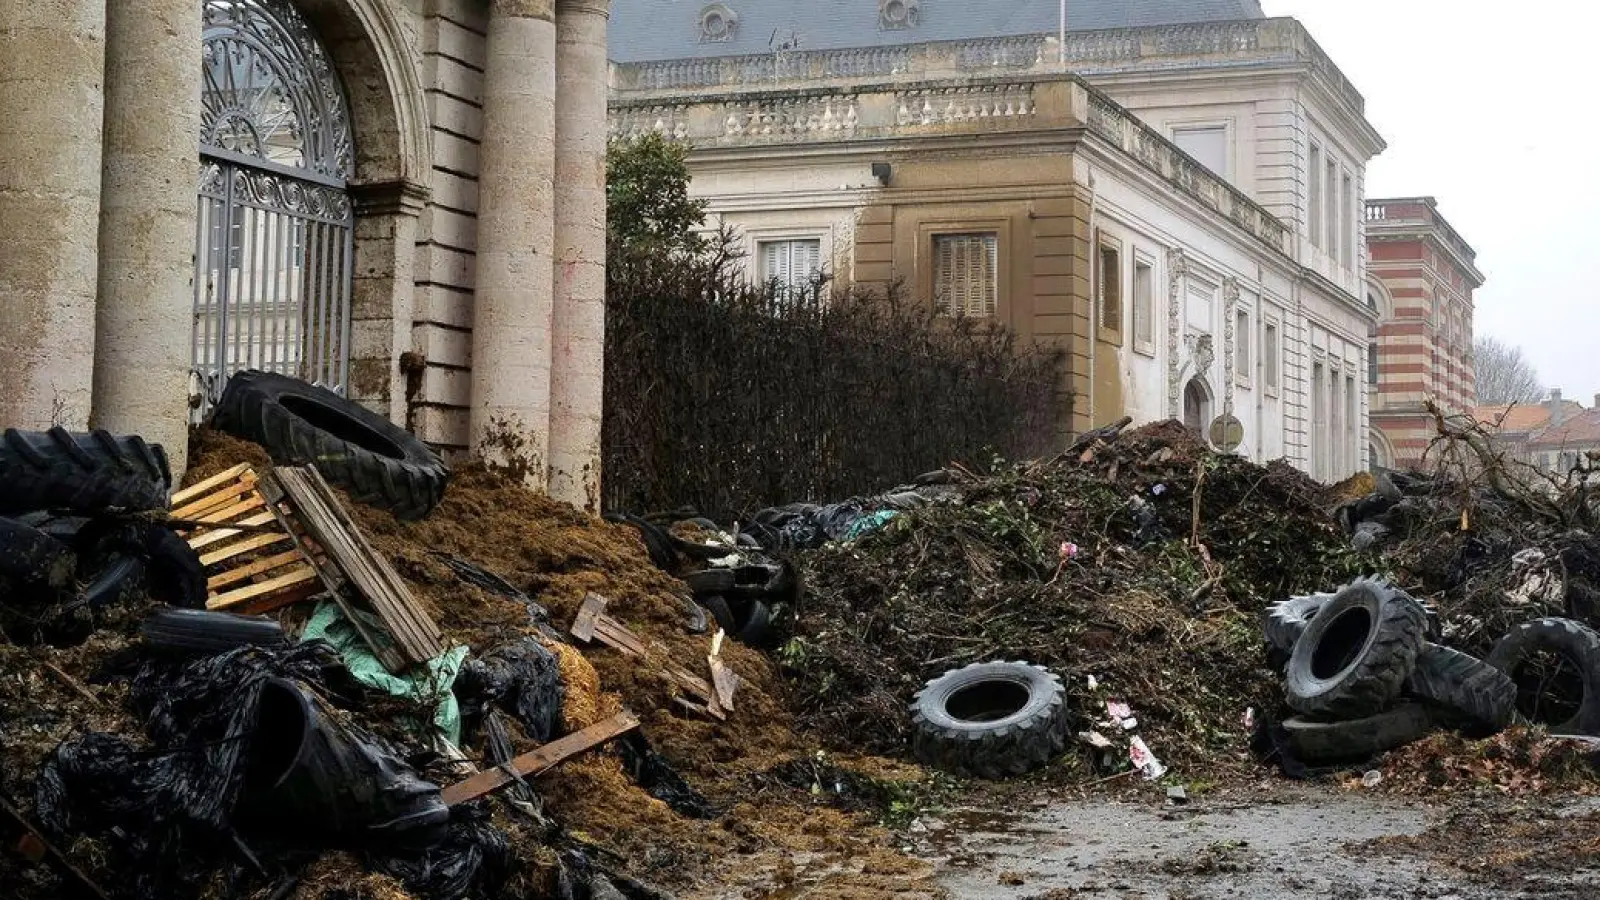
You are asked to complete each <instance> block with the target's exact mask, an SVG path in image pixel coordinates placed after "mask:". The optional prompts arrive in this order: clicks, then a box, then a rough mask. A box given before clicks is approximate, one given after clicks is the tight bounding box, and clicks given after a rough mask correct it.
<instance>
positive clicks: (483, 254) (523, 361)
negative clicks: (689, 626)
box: [470, 0, 556, 489]
mask: <svg viewBox="0 0 1600 900" xmlns="http://www.w3.org/2000/svg"><path fill="white" fill-rule="evenodd" d="M555 55H556V26H555V12H554V0H491V3H490V5H489V37H488V52H487V61H486V65H485V71H484V77H483V120H484V124H483V143H482V145H481V147H480V157H479V160H480V161H479V175H478V196H479V201H478V254H477V271H476V275H475V278H474V283H473V293H474V296H473V304H474V306H473V315H472V411H471V416H470V428H471V432H472V434H471V437H472V446H473V448H474V449H475V450H476V451H477V452H478V453H479V454H480V455H481V456H482V457H483V458H484V460H485V461H487V462H488V463H490V464H491V465H497V466H504V467H507V468H509V469H510V470H511V471H512V472H513V473H514V474H516V475H518V476H519V477H521V478H522V479H523V481H524V482H526V483H527V484H528V486H529V487H533V488H536V489H543V488H544V487H545V485H546V483H547V473H548V466H549V461H550V455H549V449H550V448H549V435H550V315H551V308H550V307H551V301H550V291H551V279H552V277H553V275H554V272H553V267H552V263H551V258H552V249H553V243H554V235H553V229H554V223H553V219H552V213H551V209H552V201H553V188H552V181H553V180H554V170H555V161H554V157H555V142H554V132H555V88H556V84H555V81H556V74H555V73H556V69H555Z"/></svg>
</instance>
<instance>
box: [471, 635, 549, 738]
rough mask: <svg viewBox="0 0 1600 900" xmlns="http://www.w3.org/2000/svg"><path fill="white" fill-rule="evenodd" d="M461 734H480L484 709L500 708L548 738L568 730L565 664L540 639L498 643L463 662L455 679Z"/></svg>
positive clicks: (529, 733) (528, 729) (525, 728)
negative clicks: (564, 713) (564, 711)
mask: <svg viewBox="0 0 1600 900" xmlns="http://www.w3.org/2000/svg"><path fill="white" fill-rule="evenodd" d="M454 690H455V695H456V700H457V702H459V703H460V704H461V719H462V734H463V739H466V736H467V735H472V734H476V733H477V730H478V728H479V727H480V726H481V725H482V724H483V717H484V714H485V713H486V712H487V711H488V710H490V709H495V708H498V709H500V710H503V711H505V712H506V713H507V714H509V715H511V716H513V717H515V718H516V720H517V722H518V723H519V724H521V726H522V730H523V733H524V734H526V735H527V736H528V737H529V738H531V739H533V740H535V741H538V742H539V743H541V744H542V743H545V742H547V741H549V740H551V739H552V738H556V737H560V736H561V734H562V733H563V730H564V729H563V724H562V721H561V702H562V700H563V699H564V698H565V696H566V687H565V686H564V685H563V684H562V683H561V664H560V662H559V661H558V660H557V659H556V656H555V654H554V653H551V652H550V651H549V650H547V649H545V647H544V645H543V644H541V643H539V641H538V639H537V638H532V637H528V638H523V639H522V640H520V641H517V642H516V643H512V644H506V645H504V646H501V647H497V648H495V649H494V650H491V651H489V652H488V653H485V654H483V655H482V656H479V657H477V658H475V659H469V660H467V662H466V663H464V664H463V665H462V666H461V671H460V673H458V674H457V675H456V681H455V687H454Z"/></svg>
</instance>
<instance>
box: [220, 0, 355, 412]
mask: <svg viewBox="0 0 1600 900" xmlns="http://www.w3.org/2000/svg"><path fill="white" fill-rule="evenodd" d="M203 15H204V25H203V28H204V31H203V36H202V41H203V51H202V52H203V61H202V64H201V73H202V74H201V123H200V135H201V136H200V191H199V227H198V230H197V240H196V252H195V297H194V344H193V346H194V353H193V365H194V371H195V373H196V375H197V376H198V378H199V381H200V385H199V388H200V391H199V393H200V395H201V400H202V403H201V408H200V410H199V411H198V412H200V413H203V412H204V410H205V408H206V407H208V406H209V405H210V404H211V403H212V402H214V401H215V400H216V398H217V397H218V396H219V395H220V393H221V390H222V385H223V382H225V381H226V379H227V376H228V375H229V374H231V373H232V372H236V371H239V370H241V369H247V368H258V369H265V370H268V371H274V372H283V373H286V374H290V375H295V376H297V377H300V378H304V379H306V380H308V381H314V382H317V383H319V384H322V385H324V386H326V387H329V388H332V389H334V390H338V391H341V392H342V391H343V390H344V389H345V387H346V386H347V384H348V383H349V373H350V331H351V322H350V301H351V287H352V257H353V250H354V246H353V239H354V225H355V216H354V209H353V206H352V203H351V199H350V194H349V190H348V183H349V179H350V178H351V177H352V176H353V174H354V165H355V163H354V160H355V148H354V145H353V138H352V129H351V124H350V111H349V103H348V100H347V99H346V95H345V91H344V86H343V85H342V84H341V83H340V81H339V78H338V75H337V74H336V73H335V72H334V69H333V66H332V64H331V63H330V61H329V58H328V54H327V52H326V51H325V50H324V49H323V46H322V44H321V43H320V42H319V41H318V39H317V37H316V35H315V34H314V33H313V32H312V30H311V27H310V25H309V24H308V23H307V22H306V21H305V19H304V18H303V17H302V16H301V15H300V13H299V12H298V11H297V10H296V9H295V8H294V7H293V6H292V5H291V4H290V3H289V2H288V0H206V2H205V6H204V13H203Z"/></svg>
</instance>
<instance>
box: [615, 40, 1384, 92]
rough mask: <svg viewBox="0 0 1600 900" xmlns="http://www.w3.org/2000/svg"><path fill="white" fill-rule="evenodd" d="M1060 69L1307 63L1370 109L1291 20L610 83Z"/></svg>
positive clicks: (634, 70)
mask: <svg viewBox="0 0 1600 900" xmlns="http://www.w3.org/2000/svg"><path fill="white" fill-rule="evenodd" d="M1063 56H1064V59H1063ZM1063 63H1065V68H1066V70H1067V71H1071V72H1074V73H1076V74H1079V75H1084V76H1087V77H1094V76H1097V75H1109V74H1115V73H1117V72H1119V71H1129V70H1150V69H1184V68H1194V69H1202V68H1240V67H1260V66H1262V65H1270V64H1281V65H1304V66H1308V67H1310V69H1311V70H1312V71H1313V72H1314V73H1316V75H1317V76H1318V77H1319V78H1321V79H1322V80H1323V82H1324V83H1325V84H1326V85H1327V87H1328V88H1329V90H1331V91H1332V92H1333V93H1334V94H1335V95H1337V96H1338V97H1340V98H1341V99H1343V100H1344V101H1345V102H1346V103H1348V104H1349V105H1350V106H1351V107H1352V108H1354V109H1355V111H1357V112H1358V113H1360V112H1363V111H1364V109H1365V101H1364V100H1363V99H1362V97H1361V94H1360V92H1358V91H1357V90H1356V89H1355V87H1354V86H1353V85H1352V84H1351V83H1350V81H1349V79H1347V78H1345V76H1344V74H1343V73H1342V72H1340V71H1339V68H1338V67H1337V66H1335V65H1334V64H1333V61H1332V60H1331V59H1329V58H1328V55H1327V54H1326V53H1324V52H1323V50H1322V48H1321V47H1319V46H1318V45H1317V42H1316V41H1314V40H1312V38H1311V35H1310V34H1309V33H1307V31H1306V30H1305V28H1304V27H1302V26H1301V25H1300V23H1298V22H1296V21H1294V20H1293V19H1259V20H1248V21H1238V22H1207V23H1198V24H1192V25H1168V26H1158V27H1149V28H1121V29H1108V30H1104V31H1081V32H1069V33H1068V35H1067V42H1066V52H1065V54H1063V53H1062V48H1061V45H1060V43H1059V42H1058V40H1057V38H1056V36H1055V35H1022V36H1017V37H1006V38H993V39H985V40H968V41H948V42H930V43H921V44H904V45H900V46H890V47H862V48H851V49H838V50H780V51H775V52H772V53H763V54H757V55H751V56H725V57H710V58H700V59H677V60H663V61H659V62H645V63H628V64H622V65H616V66H613V67H612V87H613V89H614V90H615V91H617V92H619V93H622V94H638V93H663V92H664V93H679V92H683V93H696V92H705V91H708V90H726V89H762V90H771V89H775V88H782V87H787V86H799V85H807V86H815V85H819V84H828V83H840V82H849V81H859V80H880V81H881V80H916V81H926V80H940V79H955V78H964V77H971V76H976V75H984V74H991V75H1022V74H1040V73H1045V72H1060V71H1061V70H1062V68H1063Z"/></svg>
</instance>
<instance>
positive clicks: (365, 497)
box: [211, 370, 450, 519]
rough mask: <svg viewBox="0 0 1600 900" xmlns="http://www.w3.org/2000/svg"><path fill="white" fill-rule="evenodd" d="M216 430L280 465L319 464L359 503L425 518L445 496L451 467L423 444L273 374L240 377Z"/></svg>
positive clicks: (328, 394)
mask: <svg viewBox="0 0 1600 900" xmlns="http://www.w3.org/2000/svg"><path fill="white" fill-rule="evenodd" d="M211 424H212V427H214V428H216V429H217V430H218V431H223V432H227V433H228V434H231V435H234V436H236V437H241V438H244V439H245V440H247V441H253V442H254V443H257V444H260V445H261V446H262V447H263V448H265V449H266V451H267V455H269V456H271V457H272V461H273V462H275V463H278V464H279V465H290V466H304V465H312V464H315V465H316V467H317V471H319V472H321V473H322V475H323V477H325V478H327V479H328V481H329V483H331V484H334V485H337V486H339V487H342V488H344V489H345V490H346V491H347V492H349V494H350V496H351V497H352V498H353V499H355V500H356V502H358V503H362V504H365V505H367V506H372V507H375V508H378V509H384V510H388V511H389V512H391V513H393V514H394V515H395V517H396V518H399V519H421V518H423V517H424V516H426V515H427V514H428V513H430V512H432V511H433V508H434V507H435V506H438V505H439V501H440V500H442V499H443V498H444V489H445V483H446V482H447V481H448V480H449V478H450V470H449V468H447V467H446V466H445V464H444V461H443V460H441V459H440V458H439V456H438V454H436V453H434V452H433V451H432V450H431V449H429V448H428V445H427V444H424V443H423V442H422V441H421V440H418V439H417V437H416V436H415V435H413V434H411V433H410V432H409V431H406V430H405V429H403V428H401V427H399V426H398V425H395V424H394V423H393V422H390V421H389V420H388V419H385V418H384V417H382V416H380V415H378V414H377V413H374V412H372V411H371V410H368V409H366V408H365V407H363V406H361V405H360V404H358V403H353V402H351V401H349V400H346V399H345V398H343V397H341V396H339V395H338V394H335V393H334V392H332V391H330V390H326V389H324V388H320V387H317V386H315V385H311V384H307V383H306V382H304V381H301V380H299V379H297V378H290V377H289V376H287V375H279V374H276V373H272V372H258V371H253V370H252V371H247V372H238V373H236V374H235V375H233V377H231V378H229V379H228V385H227V387H226V388H224V389H223V392H222V398H221V399H220V400H218V401H217V408H216V412H215V413H214V414H213V417H212V421H211Z"/></svg>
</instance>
